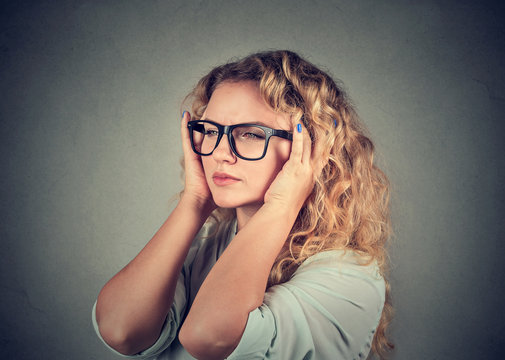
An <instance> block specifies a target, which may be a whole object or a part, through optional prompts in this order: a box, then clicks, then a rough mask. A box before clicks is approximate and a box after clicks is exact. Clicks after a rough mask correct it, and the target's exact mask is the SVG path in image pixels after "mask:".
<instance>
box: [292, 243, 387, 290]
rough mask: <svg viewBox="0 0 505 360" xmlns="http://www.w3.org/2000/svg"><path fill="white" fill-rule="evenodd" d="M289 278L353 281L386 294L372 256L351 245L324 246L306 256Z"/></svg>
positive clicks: (341, 283) (338, 283)
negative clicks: (362, 253) (356, 249)
mask: <svg viewBox="0 0 505 360" xmlns="http://www.w3.org/2000/svg"><path fill="white" fill-rule="evenodd" d="M291 280H293V281H294V282H295V283H297V282H305V281H311V282H322V283H327V284H328V285H329V286H330V287H335V286H336V287H340V286H344V285H345V286H347V285H349V284H352V287H354V288H357V287H359V288H363V289H362V290H365V289H366V288H368V289H370V290H372V289H373V292H375V293H378V294H379V295H380V297H381V298H384V296H385V293H384V292H385V281H384V278H383V276H382V274H381V271H380V268H379V266H378V264H377V262H376V261H375V260H370V258H368V257H365V256H363V255H361V254H359V253H357V252H356V251H353V250H350V249H340V250H327V251H322V252H319V253H317V254H314V255H312V256H310V257H309V258H307V259H306V260H305V261H304V262H303V263H302V264H301V265H300V266H299V267H298V269H297V270H296V271H295V273H294V274H293V276H292V278H291Z"/></svg>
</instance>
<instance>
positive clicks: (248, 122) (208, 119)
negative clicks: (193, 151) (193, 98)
mask: <svg viewBox="0 0 505 360" xmlns="http://www.w3.org/2000/svg"><path fill="white" fill-rule="evenodd" d="M201 120H207V121H212V122H215V123H216V124H219V125H223V124H221V123H220V122H217V121H215V120H212V119H210V118H208V117H206V118H205V119H201ZM245 124H248V125H261V126H265V127H267V128H271V126H270V125H268V124H266V123H264V122H262V121H245V122H241V123H236V124H232V125H245Z"/></svg>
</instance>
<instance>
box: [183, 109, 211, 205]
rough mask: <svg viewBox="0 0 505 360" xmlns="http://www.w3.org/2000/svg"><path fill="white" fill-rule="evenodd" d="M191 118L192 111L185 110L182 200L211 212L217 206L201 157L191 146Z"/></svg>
mask: <svg viewBox="0 0 505 360" xmlns="http://www.w3.org/2000/svg"><path fill="white" fill-rule="evenodd" d="M190 120H191V115H190V113H189V112H188V111H184V113H183V114H182V121H181V139H182V149H183V151H184V172H185V180H184V183H185V184H184V192H183V195H182V199H181V201H186V202H189V203H190V204H191V205H194V206H196V207H197V208H198V209H201V210H202V211H208V213H209V214H210V212H212V211H213V210H214V209H215V208H216V207H217V206H216V204H215V203H214V200H213V199H212V193H211V192H210V189H209V185H208V184H207V180H206V179H205V172H204V170H203V166H202V161H201V157H200V155H198V154H195V152H194V151H193V149H192V148H191V140H190V139H189V131H188V122H189V121H190Z"/></svg>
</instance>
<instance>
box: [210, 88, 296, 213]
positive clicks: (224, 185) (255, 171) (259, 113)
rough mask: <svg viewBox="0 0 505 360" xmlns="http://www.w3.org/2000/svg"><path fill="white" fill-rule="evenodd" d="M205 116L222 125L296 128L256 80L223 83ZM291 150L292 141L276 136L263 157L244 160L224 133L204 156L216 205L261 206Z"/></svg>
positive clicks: (253, 207) (235, 206) (211, 100)
mask: <svg viewBox="0 0 505 360" xmlns="http://www.w3.org/2000/svg"><path fill="white" fill-rule="evenodd" d="M202 120H211V121H214V122H216V123H218V124H221V125H234V124H241V123H257V124H259V125H264V126H268V127H270V128H273V129H282V130H288V131H290V130H291V128H292V126H291V122H290V119H289V116H288V115H286V114H282V113H276V112H274V111H273V110H272V109H271V108H269V107H268V106H267V104H266V103H265V102H264V100H263V99H262V98H261V96H260V92H259V88H258V86H257V85H256V83H254V82H252V81H246V82H239V83H232V82H223V83H221V84H220V85H219V86H218V87H217V88H216V90H215V91H214V92H213V93H212V96H211V98H210V101H209V103H208V105H207V109H206V110H205V112H204V114H203V116H202ZM290 152H291V141H289V140H286V139H283V138H280V137H277V136H272V137H271V138H270V142H269V144H268V149H267V152H266V154H265V157H264V158H263V159H260V160H256V161H248V160H243V159H240V158H238V157H237V156H235V154H234V153H233V152H232V150H231V149H230V145H229V143H228V138H227V137H226V136H223V137H222V139H221V141H220V143H219V145H218V147H217V148H216V149H215V150H214V152H213V153H212V154H211V155H209V156H202V164H203V169H204V171H205V177H206V179H207V183H208V185H209V188H210V190H211V192H212V196H213V198H214V202H215V203H216V205H218V206H220V207H223V208H243V210H246V211H256V210H257V209H259V208H260V207H261V205H262V204H263V199H264V196H265V193H266V191H267V190H268V187H269V186H270V184H271V183H272V181H273V180H274V179H275V177H276V176H277V174H278V173H279V171H280V170H281V168H282V166H283V165H284V163H285V162H286V160H288V158H289V155H290Z"/></svg>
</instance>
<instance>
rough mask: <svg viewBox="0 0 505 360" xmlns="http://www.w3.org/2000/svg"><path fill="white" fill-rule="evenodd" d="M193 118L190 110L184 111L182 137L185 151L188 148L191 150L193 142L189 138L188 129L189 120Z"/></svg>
mask: <svg viewBox="0 0 505 360" xmlns="http://www.w3.org/2000/svg"><path fill="white" fill-rule="evenodd" d="M190 120H191V115H190V114H189V112H188V111H184V112H183V113H182V118H181V139H182V147H183V150H184V152H186V150H191V151H192V149H191V142H190V140H189V129H188V122H189V121H190Z"/></svg>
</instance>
